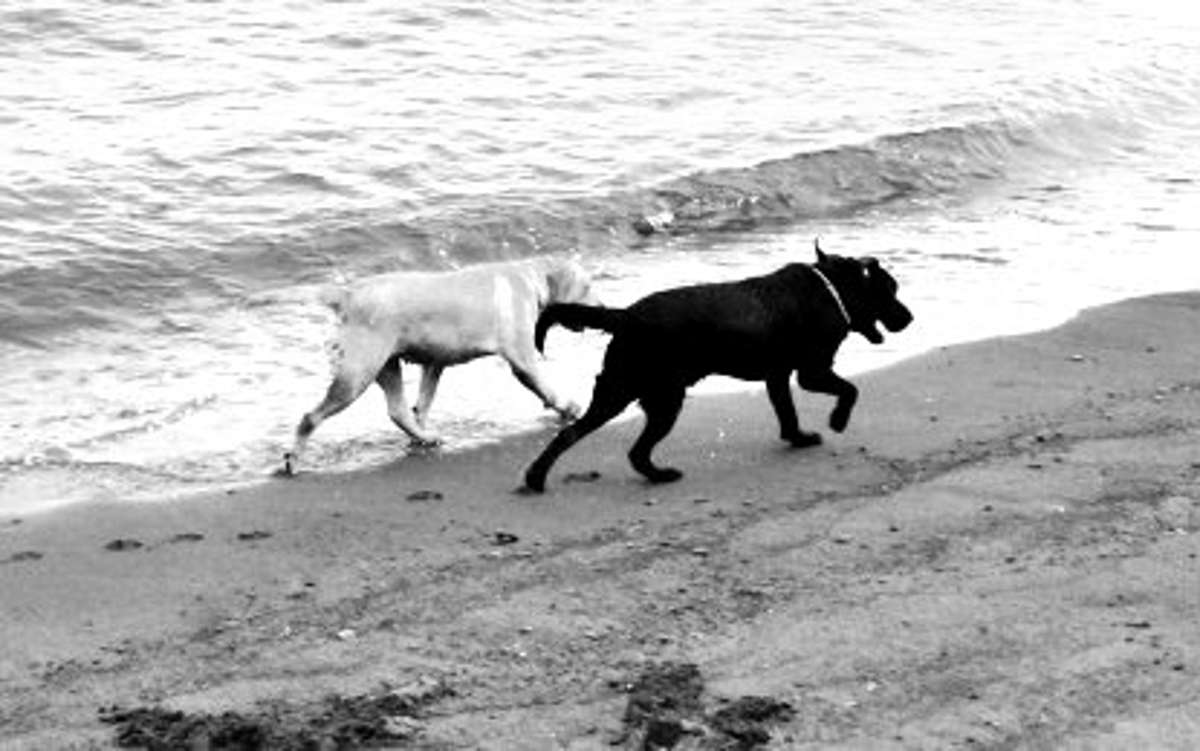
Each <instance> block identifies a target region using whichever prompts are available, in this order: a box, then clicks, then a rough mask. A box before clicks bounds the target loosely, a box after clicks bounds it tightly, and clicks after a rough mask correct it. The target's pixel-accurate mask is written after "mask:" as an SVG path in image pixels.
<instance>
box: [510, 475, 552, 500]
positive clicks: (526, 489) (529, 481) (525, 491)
mask: <svg viewBox="0 0 1200 751" xmlns="http://www.w3.org/2000/svg"><path fill="white" fill-rule="evenodd" d="M545 492H546V476H545V475H539V474H537V473H535V472H527V473H526V474H525V484H524V485H522V486H521V487H519V488H517V490H516V493H517V495H538V494H539V493H545Z"/></svg>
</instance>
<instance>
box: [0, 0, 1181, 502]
mask: <svg viewBox="0 0 1200 751" xmlns="http://www.w3.org/2000/svg"><path fill="white" fill-rule="evenodd" d="M28 5H29V6H31V7H26V8H22V9H13V8H12V7H11V6H9V5H5V6H2V7H0V176H2V177H3V179H2V180H0V239H2V240H3V242H0V358H2V362H3V364H4V367H3V369H2V370H0V429H2V431H3V433H2V435H3V438H4V440H3V441H2V442H0V511H8V512H15V511H21V510H28V509H31V508H42V507H47V506H49V505H54V504H58V503H66V502H71V501H76V500H81V499H85V498H96V497H102V498H104V497H112V498H133V497H138V496H139V495H145V494H149V495H152V496H161V495H170V494H174V493H177V492H184V491H187V490H189V489H194V488H199V487H208V486H211V485H214V484H215V485H224V484H229V483H237V482H246V481H254V480H257V479H260V478H262V477H264V476H265V475H266V474H267V473H268V472H269V471H270V470H271V469H272V468H273V467H274V466H275V465H276V464H277V462H278V457H279V455H280V453H281V452H282V451H283V449H284V448H285V447H286V446H287V445H288V443H289V442H290V435H291V431H292V429H293V427H294V425H295V423H296V421H297V420H298V418H299V416H300V414H301V413H302V412H303V411H305V410H306V409H308V408H310V407H311V406H312V405H313V404H314V403H315V402H316V401H317V400H318V398H319V397H320V395H321V394H322V393H323V390H324V387H325V383H326V378H327V374H328V367H327V361H326V356H325V354H324V350H323V347H324V343H325V340H326V338H327V336H328V333H329V321H328V317H327V314H326V313H325V311H324V310H323V309H322V308H321V306H320V305H319V303H318V302H317V296H318V292H319V290H320V288H321V287H322V285H325V284H327V283H329V282H331V281H332V280H335V279H338V278H343V277H349V278H353V277H357V276H361V275H365V274H369V273H373V272H378V271H384V270H393V269H403V268H408V269H431V268H432V269H437V268H453V267H458V266H462V265H466V264H470V263H475V262H479V261H485V260H495V259H510V258H520V257H525V256H530V255H537V254H543V253H554V252H573V253H577V254H578V255H579V256H580V257H581V258H582V259H583V260H584V261H585V263H586V264H587V265H588V266H589V267H590V268H592V269H593V271H594V272H595V273H596V274H597V276H598V278H599V280H600V281H599V291H600V293H601V295H602V296H603V297H605V299H606V301H608V302H610V303H612V304H621V303H624V302H628V301H631V300H633V299H636V297H638V296H640V295H641V294H644V293H646V292H648V291H650V290H653V289H657V288H660V287H663V286H669V285H674V284H679V283H686V282H692V281H700V280H716V279H728V278H733V277H737V276H743V275H748V274H756V273H762V272H765V271H769V270H771V269H773V268H775V267H776V266H778V265H780V264H782V263H784V262H786V261H789V260H794V259H796V258H799V259H801V260H808V259H809V258H810V253H811V250H810V249H811V240H812V238H813V237H814V236H817V235H820V236H821V237H822V240H823V243H824V245H825V247H826V248H827V250H830V251H832V252H840V253H849V254H864V253H873V254H875V255H877V256H879V257H881V258H882V259H883V260H884V262H885V263H886V264H888V265H889V267H890V268H892V269H893V271H894V272H895V274H896V275H897V277H898V278H899V279H900V280H901V283H902V289H903V297H904V299H905V300H906V302H909V303H910V306H911V307H912V308H913V309H914V311H915V312H916V314H917V316H918V323H917V325H916V326H914V327H913V328H912V329H910V331H906V332H904V333H903V334H902V335H900V336H898V337H896V338H894V339H892V340H890V341H889V342H888V344H887V345H886V346H885V347H883V348H878V349H875V348H870V347H869V346H868V345H867V344H866V343H865V342H861V341H856V342H853V343H851V344H849V345H847V347H845V348H844V349H843V352H842V355H841V359H840V363H841V368H842V370H844V371H846V372H853V371H855V370H861V369H863V368H869V367H873V366H877V365H879V364H882V363H885V362H888V361H891V360H894V359H896V358H898V357H901V356H905V355H908V354H912V353H915V352H919V351H921V350H923V349H927V348H929V347H933V346H937V345H940V344H945V343H949V342H953V341H959V340H963V339H970V338H977V337H981V336H988V335H994V334H1002V333H1010V332H1016V331H1024V330H1028V329H1032V328H1038V327H1044V326H1048V325H1052V324H1054V323H1056V322H1058V321H1061V320H1063V319H1064V318H1066V317H1068V316H1070V315H1071V314H1072V313H1074V312H1075V311H1077V310H1078V309H1079V308H1080V307H1083V306H1087V305H1093V304H1097V303H1101V302H1106V301H1110V300H1115V299H1119V298H1122V297H1127V296H1130V295H1134V294H1141V293H1146V292H1153V291H1161V290H1169V289H1180V288H1196V287H1197V280H1200V273H1198V271H1200V261H1197V259H1196V257H1195V252H1196V248H1197V238H1198V236H1200V212H1198V211H1197V209H1198V208H1200V201H1198V198H1200V148H1198V146H1200V43H1197V42H1196V40H1197V39H1200V12H1193V11H1191V10H1190V9H1189V8H1188V7H1187V6H1186V5H1185V4H1182V3H1175V2H1161V3H1157V2H1153V1H1149V2H1141V3H1137V4H1133V3H1128V2H1117V1H1116V0H1111V1H1110V0H1073V1H1071V2H1063V3H1055V4H1053V5H1047V4H1045V3H1041V2H1033V0H1024V1H1018V2H1013V3H1002V4H1001V3H985V2H980V1H977V0H957V1H951V0H944V1H942V2H931V3H924V4H920V5H919V6H915V5H913V4H912V3H902V2H898V1H897V2H882V1H880V2H866V3H849V2H842V1H837V2H834V1H833V0H827V1H826V2H813V3H803V4H797V3H788V2H783V1H782V0H762V1H761V2H749V3H742V4H733V5H731V4H729V3H716V2H707V1H705V0H701V1H700V2H696V1H694V0H692V1H691V2H686V3H685V2H674V1H671V0H667V1H664V2H657V3H652V4H647V3H638V2H631V1H630V0H607V1H606V2H603V3H601V2H575V3H556V2H549V1H548V0H547V1H546V2H535V1H533V0H525V1H524V2H508V3H494V4H480V3H466V2H461V0H460V1H458V2H455V1H454V0H430V2H426V3H421V4H420V8H419V9H418V10H411V9H406V8H403V7H400V6H402V5H409V4H399V3H394V2H385V1H384V0H347V1H345V2H339V3H327V2H318V1H317V0H303V1H302V0H295V1H293V2H286V3H285V2H276V1H272V2H264V3H239V2H234V1H233V0H210V1H208V2H186V3H176V2H172V3H168V2H165V0H164V1H163V2H155V1H153V0H144V1H141V2H117V1H115V0H109V1H108V2H93V0H86V1H85V0H61V1H60V2H57V3H54V4H48V3H31V4H28ZM639 227H640V228H641V229H642V230H646V229H647V228H652V229H654V230H655V231H653V232H651V233H649V234H643V233H641V232H639V231H638V228H639ZM604 342H605V339H604V337H603V336H601V335H599V334H590V335H584V336H574V335H568V334H565V333H561V334H560V333H558V332H556V333H555V334H552V336H551V339H550V342H549V354H550V357H551V362H550V363H549V367H550V372H551V375H552V376H553V377H554V378H555V382H556V383H558V384H561V385H562V386H563V387H564V388H565V390H567V391H568V392H569V393H572V394H574V395H575V396H576V397H577V398H579V399H581V400H585V399H586V396H587V392H588V388H589V386H590V383H591V378H592V375H593V374H594V372H595V370H596V367H597V363H598V357H599V352H600V350H601V349H602V347H603V345H604ZM731 385H732V384H730V383H722V382H721V381H714V382H713V383H712V384H711V385H710V387H711V388H726V387H730V386H731ZM431 419H432V422H433V427H435V429H437V430H438V431H439V432H440V433H442V434H443V435H444V436H445V437H446V438H447V450H456V449H460V448H462V447H466V446H470V445H474V444H476V443H478V442H479V441H487V440H495V439H498V438H501V437H503V436H504V435H508V434H511V433H512V432H514V431H518V430H524V429H528V428H530V427H533V426H537V425H540V424H543V422H544V420H545V418H544V416H542V415H541V413H540V405H538V404H537V401H536V400H535V399H534V398H533V397H532V396H531V395H529V394H527V393H526V392H524V391H523V390H522V389H521V387H520V386H518V385H517V384H516V383H515V381H513V379H512V378H511V377H510V376H509V375H508V373H507V370H506V369H505V368H504V366H503V365H502V364H500V363H498V362H494V361H481V362H478V363H475V364H472V365H469V366H464V367H461V368H455V369H451V370H450V371H448V373H447V375H446V377H445V378H444V380H443V386H442V389H441V391H440V393H439V397H438V400H437V402H436V403H435V405H434V411H433V415H432V418H431ZM404 450H405V441H404V440H403V438H402V436H401V435H400V434H399V433H398V431H396V430H395V429H394V428H393V427H392V426H391V424H390V422H388V421H387V418H386V416H385V415H384V410H383V406H382V398H380V396H379V395H378V394H377V393H371V394H368V395H367V396H366V397H364V398H363V399H362V400H360V402H359V403H358V404H356V405H355V406H354V407H352V408H351V409H350V410H349V411H347V412H346V413H344V414H342V415H339V416H338V417H336V418H334V419H333V420H331V421H330V422H328V423H326V424H325V425H323V426H322V428H321V430H320V431H318V432H317V433H316V435H315V437H314V440H313V444H312V452H311V455H310V456H309V457H308V461H309V466H310V468H311V469H312V470H313V471H321V472H336V471H343V470H346V469H348V468H352V467H360V466H370V465H374V464H380V463H385V462H390V461H396V460H397V459H398V457H402V456H403V453H404ZM518 472H519V468H515V467H514V478H515V477H516V476H517V474H518Z"/></svg>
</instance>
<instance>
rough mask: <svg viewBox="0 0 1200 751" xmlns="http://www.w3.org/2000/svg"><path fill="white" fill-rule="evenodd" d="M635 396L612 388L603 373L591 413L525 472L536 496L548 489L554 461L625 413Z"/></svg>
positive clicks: (562, 432) (556, 439) (562, 434)
mask: <svg viewBox="0 0 1200 751" xmlns="http://www.w3.org/2000/svg"><path fill="white" fill-rule="evenodd" d="M632 401H633V397H632V396H630V395H628V394H627V393H626V392H625V390H624V389H621V388H618V387H616V386H613V385H612V382H611V380H610V379H605V377H604V374H603V373H601V374H600V376H599V377H598V378H597V379H596V389H595V391H593V392H592V403H591V404H590V405H589V406H588V409H587V412H584V413H583V416H582V417H580V418H579V419H578V420H576V421H575V422H573V423H571V424H570V425H568V426H567V427H565V428H563V429H562V430H560V431H559V432H558V435H556V436H554V439H553V440H551V441H550V444H549V445H548V446H546V448H545V450H544V451H542V453H541V455H540V456H538V458H537V459H534V460H533V464H530V465H529V469H527V470H526V471H525V487H526V488H528V489H529V490H531V491H534V492H536V493H541V492H542V491H544V490H545V489H546V475H547V474H549V472H550V468H551V467H552V466H554V462H555V461H557V460H558V457H559V456H561V455H562V453H563V452H564V451H566V450H567V449H569V448H571V447H572V446H574V445H575V444H576V443H578V442H579V441H580V440H581V439H582V438H584V437H585V436H587V435H588V434H589V433H591V432H593V431H595V430H596V429H597V428H599V427H600V426H602V425H604V423H606V422H608V421H609V420H611V419H613V418H614V417H616V416H617V415H619V414H621V411H622V410H624V409H625V408H626V407H627V406H629V403H630V402H632Z"/></svg>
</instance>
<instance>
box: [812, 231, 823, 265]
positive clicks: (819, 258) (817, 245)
mask: <svg viewBox="0 0 1200 751" xmlns="http://www.w3.org/2000/svg"><path fill="white" fill-rule="evenodd" d="M813 250H815V251H817V263H823V262H824V261H825V252H824V251H823V250H821V238H819V237H814V238H813Z"/></svg>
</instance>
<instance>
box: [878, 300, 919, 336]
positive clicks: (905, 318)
mask: <svg viewBox="0 0 1200 751" xmlns="http://www.w3.org/2000/svg"><path fill="white" fill-rule="evenodd" d="M912 322H913V314H912V311H910V310H909V309H908V308H906V307H904V306H903V305H901V304H900V303H896V305H895V307H894V308H892V310H890V311H888V315H887V317H885V318H884V319H883V325H884V327H886V328H887V330H888V331H890V332H892V333H893V334H895V333H896V332H897V331H903V330H904V329H906V328H908V325H909V324H910V323H912Z"/></svg>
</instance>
